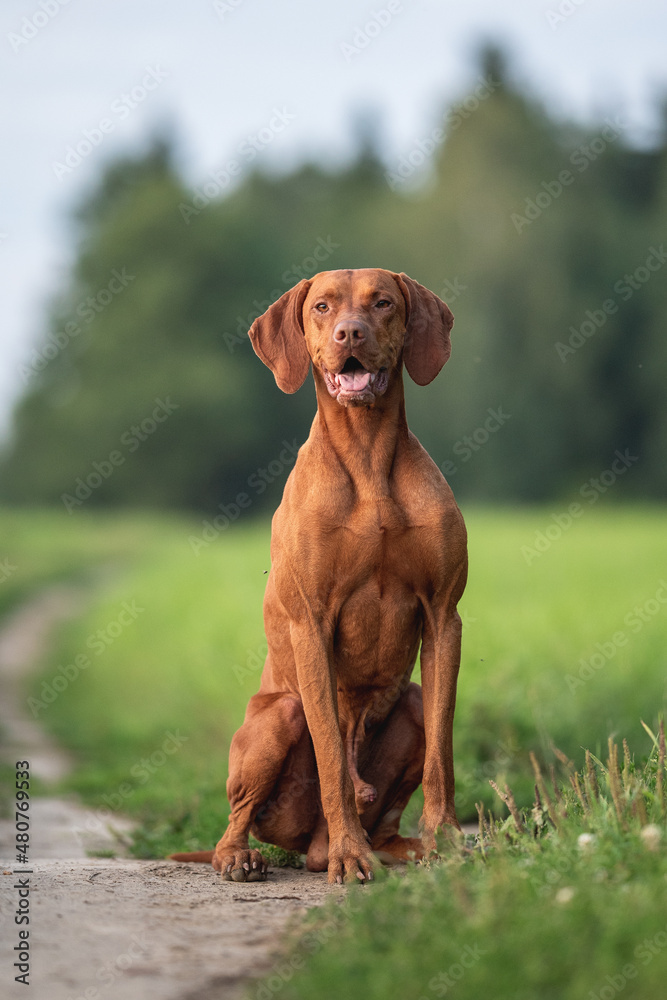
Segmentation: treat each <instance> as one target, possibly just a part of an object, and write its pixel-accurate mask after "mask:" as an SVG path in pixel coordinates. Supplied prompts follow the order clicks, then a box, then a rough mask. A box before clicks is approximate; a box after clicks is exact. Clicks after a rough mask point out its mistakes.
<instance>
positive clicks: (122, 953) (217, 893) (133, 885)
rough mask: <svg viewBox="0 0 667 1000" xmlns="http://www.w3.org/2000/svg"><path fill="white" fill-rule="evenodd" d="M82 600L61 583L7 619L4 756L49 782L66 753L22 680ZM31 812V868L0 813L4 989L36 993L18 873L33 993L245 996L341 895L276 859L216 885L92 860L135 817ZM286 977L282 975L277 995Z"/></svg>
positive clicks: (40, 997)
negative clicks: (20, 953)
mask: <svg viewBox="0 0 667 1000" xmlns="http://www.w3.org/2000/svg"><path fill="white" fill-rule="evenodd" d="M80 607H81V596H80V595H79V594H77V593H76V592H73V591H71V590H67V589H64V588H58V589H53V590H50V591H48V592H47V593H46V594H44V595H43V596H41V597H39V598H37V599H35V600H34V601H32V602H30V603H29V604H27V605H25V606H24V607H23V608H21V609H19V611H18V612H16V613H15V614H14V615H13V616H12V617H11V618H10V619H9V620H7V621H6V622H5V623H4V626H3V628H2V629H1V630H0V727H1V734H2V745H1V746H0V753H1V755H2V760H3V762H6V763H9V764H10V765H11V766H12V767H13V766H14V763H15V762H16V761H17V760H24V759H25V760H29V761H30V763H31V771H32V774H33V775H36V776H39V777H40V778H41V779H42V780H43V781H44V782H45V783H47V785H48V784H52V783H54V782H55V781H58V780H59V779H61V778H62V777H63V776H64V775H65V774H66V773H67V771H68V769H69V767H70V766H71V764H70V761H69V759H68V758H67V755H66V754H64V753H63V752H62V750H61V749H60V748H59V747H57V746H56V745H55V744H54V743H53V741H52V740H51V739H50V738H49V737H48V736H47V735H46V733H45V732H44V730H43V729H42V728H41V726H40V725H39V723H38V722H37V721H35V720H33V719H31V718H30V716H29V714H28V712H27V706H26V703H25V700H24V699H23V697H22V695H21V685H22V683H23V681H24V680H25V677H26V675H27V674H28V673H29V672H30V671H32V670H34V669H35V666H36V665H37V663H38V660H39V657H40V656H41V655H42V653H43V651H44V649H45V646H46V644H47V643H48V642H49V638H50V636H51V634H52V631H53V629H54V628H56V627H57V626H58V625H59V624H60V623H61V622H62V621H63V620H64V619H66V618H68V617H71V616H72V615H73V614H76V613H77V611H78V610H80ZM30 820H31V826H30V838H31V839H30V863H29V865H27V866H21V865H19V864H17V863H16V861H15V849H14V836H15V828H14V822H13V817H12V818H10V819H3V820H0V873H1V874H0V912H1V914H2V927H3V932H2V943H1V945H0V994H1V995H2V996H3V997H7V998H13V997H25V996H26V995H28V994H26V992H25V986H24V985H23V984H21V983H16V982H15V981H14V977H15V976H16V975H18V974H20V971H22V970H17V969H15V968H14V967H13V963H14V962H15V961H17V953H16V952H15V951H14V950H13V949H14V947H15V946H18V945H19V936H18V934H19V930H20V929H24V928H25V927H26V926H27V925H21V926H17V925H16V924H15V921H14V914H15V912H16V910H17V906H18V905H19V900H20V898H21V897H20V893H21V892H25V889H22V888H21V887H20V884H19V880H21V879H23V880H26V879H28V880H29V882H28V887H29V889H30V895H29V897H28V898H29V902H30V924H29V927H28V929H29V932H30V936H29V939H28V940H29V945H30V949H29V951H30V956H31V957H30V976H29V981H30V986H31V990H30V994H29V995H30V996H31V997H32V998H34V1000H121V998H122V1000H223V998H228V997H240V996H242V995H244V993H245V990H246V989H247V988H248V984H249V982H251V980H252V978H254V977H257V976H260V975H264V974H266V973H268V972H270V971H271V970H272V967H273V965H274V962H275V961H276V960H277V958H278V955H279V943H280V939H281V937H282V934H283V932H284V931H285V929H286V928H287V925H288V923H289V922H290V920H298V919H299V917H300V916H302V915H303V914H305V912H306V911H307V909H308V908H310V907H312V906H318V905H321V904H322V903H323V902H324V901H325V900H326V899H327V898H328V897H329V896H331V894H332V893H333V894H335V895H338V894H340V893H343V892H345V890H344V889H340V890H339V889H335V888H331V887H329V886H327V883H326V876H325V875H313V874H310V873H308V872H305V871H294V870H289V869H274V870H273V871H272V874H271V875H270V879H269V881H268V882H266V883H251V884H247V885H244V884H240V885H239V884H236V883H223V882H221V881H220V879H219V877H218V876H217V875H216V874H215V873H214V872H213V871H212V869H211V868H209V867H208V866H207V865H184V864H175V863H173V862H163V861H136V860H129V859H127V858H115V859H106V858H105V859H103V860H101V859H99V858H91V857H89V856H88V852H90V851H100V850H115V851H116V853H119V852H122V844H123V838H124V837H125V836H126V835H127V832H128V831H129V829H130V827H131V824H130V823H129V821H127V820H124V819H123V818H122V817H118V818H117V817H115V816H114V830H113V831H111V830H109V829H108V828H107V827H106V826H105V825H104V823H102V822H101V821H100V819H99V817H97V816H96V815H95V814H94V813H92V812H90V811H89V810H86V809H84V808H83V807H82V806H81V805H80V804H79V803H78V802H77V801H76V800H74V799H61V798H56V797H47V798H37V799H33V800H32V802H31V810H30ZM22 868H23V869H24V870H23V871H21V869H22ZM25 869H27V870H28V871H30V872H31V874H29V875H28V874H26V870H25ZM15 873H18V874H15ZM280 982H281V979H280V976H279V975H277V976H276V981H275V984H274V985H275V986H276V992H277V991H279V987H280ZM253 995H254V990H253V989H252V986H251V987H250V996H253Z"/></svg>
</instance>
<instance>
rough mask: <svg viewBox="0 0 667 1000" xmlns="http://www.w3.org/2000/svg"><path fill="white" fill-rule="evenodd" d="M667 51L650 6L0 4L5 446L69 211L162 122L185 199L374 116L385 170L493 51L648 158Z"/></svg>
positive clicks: (0, 393)
mask: <svg viewBox="0 0 667 1000" xmlns="http://www.w3.org/2000/svg"><path fill="white" fill-rule="evenodd" d="M666 40H667V6H666V5H665V4H664V3H663V2H660V0H634V2H632V0H617V2H614V0H549V2H543V0H512V2H510V3H499V2H498V0H466V2H465V3H444V2H440V3H439V2H437V0H376V2H375V3H367V2H365V0H362V2H361V3H359V2H354V0H336V2H335V3H334V2H320V3H317V2H316V0H311V2H310V3H308V2H306V0H293V2H292V3H282V4H277V3H275V0H273V2H272V0H193V2H191V3H185V2H184V0H183V2H180V3H179V2H178V0H3V3H2V7H1V9H0V52H1V53H2V58H1V59H0V73H1V79H2V92H3V93H4V95H5V115H4V123H3V139H4V143H3V151H4V157H3V179H2V188H1V192H2V193H1V196H0V262H1V265H2V266H1V268H0V274H1V276H2V286H3V287H2V297H3V306H4V308H3V316H2V324H1V326H0V434H2V433H4V432H5V431H6V427H7V420H8V413H9V409H10V406H11V402H12V401H13V400H14V399H15V398H16V397H17V395H19V394H20V392H21V390H22V387H23V383H22V380H21V377H20V374H19V366H20V364H21V362H22V361H23V360H24V359H25V358H26V357H27V356H28V354H29V351H30V348H31V346H32V345H33V344H34V343H35V342H36V341H37V340H38V338H39V335H40V333H41V332H42V331H43V330H44V316H45V309H46V305H47V303H48V301H49V298H50V296H51V295H52V294H53V293H54V291H56V290H57V289H58V287H59V284H60V283H61V282H62V281H63V279H64V278H65V277H66V275H67V268H68V266H69V264H70V261H71V255H72V238H71V230H70V229H69V227H68V223H67V219H68V211H69V210H70V209H71V207H72V206H73V205H75V204H77V202H78V201H79V200H80V199H81V197H82V195H83V194H84V193H85V192H86V191H87V190H89V189H90V187H91V186H92V185H94V184H95V182H96V180H97V179H98V177H99V175H100V171H101V169H102V168H103V166H104V165H105V164H106V163H107V162H108V161H109V160H111V159H113V158H114V157H116V156H118V155H119V154H120V153H122V152H125V151H129V150H132V149H137V148H141V145H142V143H145V142H146V139H147V137H149V136H150V135H152V134H153V133H154V131H155V129H156V128H157V127H159V125H160V124H161V123H166V124H168V125H170V126H172V127H173V128H174V129H175V131H176V134H177V135H178V136H179V137H180V139H181V142H182V146H183V154H184V155H183V169H184V171H185V173H186V176H187V178H188V181H189V182H190V183H192V184H193V185H194V184H196V183H197V182H198V181H201V180H204V179H205V177H206V175H207V172H208V171H215V170H217V169H218V168H220V167H221V166H224V165H225V164H226V163H228V162H229V160H230V159H233V158H234V157H235V156H236V155H237V154H238V150H239V148H240V144H241V143H242V142H244V141H246V142H247V141H248V136H253V135H257V134H258V133H259V132H260V130H266V129H267V128H269V127H270V123H271V122H274V123H275V122H276V121H277V119H276V115H282V117H281V118H280V119H279V121H280V122H281V123H282V124H283V126H284V127H282V128H281V129H280V130H277V129H276V130H274V134H273V137H272V138H271V141H270V142H267V143H266V144H264V145H262V143H261V142H260V143H259V146H260V151H259V152H258V155H257V160H256V162H262V164H264V165H265V166H271V165H273V164H275V165H278V166H280V167H285V166H289V165H292V164H296V163H298V162H300V161H301V160H302V159H304V158H305V157H308V156H313V157H316V158H318V159H320V160H322V161H325V162H336V161H337V162H340V161H342V160H345V159H346V157H348V156H349V153H350V150H351V148H352V139H351V136H352V134H353V128H352V122H353V120H354V117H355V115H357V114H359V113H360V112H364V111H369V110H370V111H371V112H373V113H374V114H376V115H377V117H378V120H379V122H380V123H381V128H382V134H383V136H384V143H383V149H384V152H385V155H386V159H387V163H388V164H389V165H391V164H392V162H395V160H396V159H398V157H399V156H400V155H401V154H402V153H404V152H407V151H408V150H410V149H411V148H412V147H413V146H414V145H415V143H416V142H417V141H418V140H419V139H423V138H425V137H426V136H428V135H429V134H430V133H431V131H432V130H433V128H434V126H437V125H438V123H439V122H441V120H442V114H443V109H444V108H446V106H447V105H448V104H449V103H451V102H452V101H454V100H457V99H461V98H464V97H465V96H466V95H467V94H468V93H472V91H473V89H474V87H475V85H476V77H475V72H474V70H473V63H472V58H473V56H474V54H475V53H476V52H477V50H478V49H479V46H480V45H481V44H482V43H483V42H486V41H494V42H497V43H500V44H501V45H502V46H504V47H505V49H506V51H507V52H508V54H509V56H510V69H511V72H512V73H513V75H514V77H515V78H516V79H518V80H519V81H523V82H525V83H526V85H527V86H529V87H530V88H531V89H532V90H533V92H534V94H535V95H536V96H537V97H538V98H539V99H540V100H542V101H543V103H544V104H545V105H546V106H547V107H548V108H549V109H550V110H551V111H552V112H553V113H554V114H556V115H557V116H559V117H562V118H572V119H575V120H577V121H581V122H584V123H594V122H596V121H598V120H599V119H601V118H604V117H605V116H606V115H608V114H616V113H619V112H620V113H622V114H623V115H624V117H625V119H626V120H629V121H630V123H631V129H629V130H627V131H626V133H625V134H626V135H631V136H632V139H633V141H634V142H636V143H638V144H641V145H650V144H651V143H652V142H654V141H655V136H656V129H657V127H658V124H659V119H658V114H657V111H658V104H659V100H660V98H661V97H663V98H665V96H667V45H666ZM127 94H129V95H130V97H129V99H128V98H126V97H125V96H124V95H127ZM132 95H134V96H132ZM102 122H105V123H106V124H105V125H104V127H103V128H101V127H100V126H101V123H102ZM86 130H87V131H88V134H89V136H90V135H91V134H92V135H93V136H94V137H95V139H96V144H94V145H93V146H92V148H91V151H90V153H89V154H88V155H86V156H85V157H83V158H82V160H81V162H80V163H79V164H78V165H76V167H74V168H73V169H71V171H70V172H68V173H65V172H64V171H62V170H58V169H57V168H55V167H54V164H56V163H58V162H63V161H64V158H65V155H66V152H67V148H68V147H69V146H70V145H76V144H78V143H79V142H81V140H82V139H84V137H85V131H86ZM262 135H264V136H268V135H269V133H268V132H267V131H263V132H262ZM84 148H85V147H84ZM58 174H59V175H60V176H58Z"/></svg>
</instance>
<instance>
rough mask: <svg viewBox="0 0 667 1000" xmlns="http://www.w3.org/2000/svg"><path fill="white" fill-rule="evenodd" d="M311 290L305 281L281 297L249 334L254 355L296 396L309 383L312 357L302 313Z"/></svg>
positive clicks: (282, 386) (279, 384) (280, 384)
mask: <svg viewBox="0 0 667 1000" xmlns="http://www.w3.org/2000/svg"><path fill="white" fill-rule="evenodd" d="M309 288H310V281H308V280H306V279H305V278H304V280H303V281H300V282H299V284H298V285H295V286H294V288H290V290H289V292H285V294H284V295H281V296H280V298H279V299H277V301H276V302H274V303H273V305H272V306H269V308H268V309H267V310H266V312H265V313H263V314H262V315H261V316H260V317H259V318H258V319H256V320H255V322H254V323H253V324H252V326H251V327H250V329H249V330H248V334H249V336H250V339H251V341H252V346H253V348H254V350H255V354H256V355H257V356H258V357H259V358H261V359H262V361H263V362H264V364H265V365H266V366H267V368H270V369H271V371H272V372H273V374H274V376H275V380H276V382H277V383H278V386H279V388H280V389H282V390H283V392H296V390H297V389H300V388H301V386H302V385H303V383H304V382H305V380H306V375H307V374H308V369H309V368H310V355H309V353H308V348H307V347H306V338H305V336H304V331H303V317H302V314H301V311H302V309H303V303H304V301H305V299H306V295H307V294H308V290H309Z"/></svg>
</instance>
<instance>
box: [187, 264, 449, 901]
mask: <svg viewBox="0 0 667 1000" xmlns="http://www.w3.org/2000/svg"><path fill="white" fill-rule="evenodd" d="M452 323H453V316H452V314H451V312H450V311H449V309H448V308H447V306H446V305H445V304H444V302H441V301H440V299H439V298H438V297H437V296H436V295H434V294H433V293H432V292H430V291H428V289H426V288H424V287H423V286H422V285H419V284H418V283H417V282H416V281H413V280H412V279H411V278H408V277H407V275H405V274H393V273H391V272H389V271H384V270H380V269H367V270H358V271H324V272H322V273H320V274H317V275H316V276H315V277H314V278H312V279H310V280H304V281H301V282H300V283H299V284H298V285H296V286H295V287H294V288H292V289H291V291H289V292H287V293H286V294H285V295H283V296H282V297H281V298H280V299H278V301H277V302H275V303H274V304H273V305H272V306H271V307H270V308H269V309H268V310H267V312H265V313H264V315H263V316H260V318H259V319H258V320H256V321H255V323H254V324H253V326H252V328H251V330H250V337H251V339H252V343H253V347H254V349H255V351H256V353H257V354H258V355H259V357H260V358H261V359H262V361H263V362H264V363H265V364H266V365H268V367H269V368H270V369H271V370H272V371H273V373H274V375H275V379H276V382H277V383H278V385H279V386H280V388H281V389H282V390H283V391H284V392H295V391H296V390H297V389H298V388H299V387H300V386H301V385H302V384H303V382H304V380H305V378H306V376H307V374H308V369H309V367H310V364H311V362H312V365H313V372H314V376H315V386H316V390H317V414H316V416H315V420H314V422H313V425H312V429H311V432H310V436H309V438H308V440H307V441H306V443H305V444H304V445H303V447H302V448H301V450H300V451H299V455H298V458H297V461H296V464H295V466H294V469H293V470H292V473H291V475H290V476H289V479H288V480H287V483H286V486H285V492H284V494H283V499H282V503H281V504H280V507H279V508H278V510H277V511H276V513H275V516H274V518H273V533H272V541H271V561H272V566H271V572H270V575H269V578H268V582H267V587H266V595H265V598H264V622H265V627H266V638H267V643H268V656H267V659H266V664H265V667H264V672H263V674H262V681H261V686H260V689H259V692H258V693H257V694H256V695H254V696H253V697H252V698H251V699H250V703H249V705H248V709H247V712H246V717H245V722H244V723H243V725H242V726H241V728H240V729H239V730H238V732H237V733H236V734H235V736H234V738H233V740H232V745H231V751H230V759H229V780H228V782H227V793H228V797H229V802H230V805H231V815H230V819H229V826H228V827H227V830H226V832H225V834H224V836H223V837H222V839H221V840H220V842H219V843H218V845H217V847H216V849H215V851H214V852H199V853H197V854H194V855H193V854H190V855H187V854H179V855H174V857H175V858H177V859H178V860H202V861H203V860H211V859H212V861H213V867H214V868H216V869H217V870H218V871H220V872H222V874H223V877H224V878H225V879H228V880H233V881H246V880H248V881H260V880H262V879H264V878H265V877H266V869H267V864H266V862H265V860H264V859H263V858H262V855H261V854H260V853H259V851H256V850H250V849H249V846H248V832H249V831H251V832H252V833H253V834H254V836H256V837H257V838H258V839H259V840H262V841H265V842H267V843H272V844H277V845H279V846H280V847H284V848H287V849H292V850H297V851H301V852H303V853H307V867H308V868H309V869H310V870H311V871H323V870H325V869H326V868H327V867H328V872H329V881H330V882H341V881H342V880H343V878H346V879H355V878H358V879H360V880H361V881H364V880H365V879H372V877H373V867H374V864H376V863H377V861H376V858H377V857H379V858H380V859H382V860H387V861H391V860H393V861H396V860H399V861H400V860H403V861H404V860H407V859H408V857H409V856H411V853H412V852H414V856H416V857H417V858H420V857H423V855H424V853H425V852H429V851H431V850H433V849H434V848H435V832H436V830H437V829H438V827H440V826H441V825H442V824H446V823H449V824H452V825H453V826H456V827H458V822H457V819H456V812H455V809H454V765H453V756H452V725H453V719H454V702H455V698H456V680H457V675H458V670H459V657H460V644H461V620H460V618H459V615H458V614H457V611H456V606H457V602H458V601H459V599H460V597H461V595H462V593H463V589H464V587H465V582H466V572H467V550H466V533H465V527H464V524H463V519H462V517H461V514H460V512H459V509H458V507H457V506H456V503H455V502H454V498H453V496H452V492H451V490H450V488H449V486H448V485H447V483H446V482H445V480H444V479H443V477H442V475H441V474H440V471H439V470H438V468H437V466H436V465H435V464H434V462H433V461H432V460H431V459H430V457H429V456H428V454H427V453H426V452H425V451H424V449H423V448H422V446H421V445H420V444H419V442H418V441H417V439H416V438H415V437H414V435H413V434H411V432H410V431H409V430H408V426H407V423H406V419H405V404H404V396H403V381H402V367H403V365H404V364H405V367H406V368H407V371H408V374H409V375H410V376H411V377H412V378H413V379H414V381H415V382H417V383H418V384H419V385H426V384H427V383H429V382H430V381H431V380H432V379H434V378H435V376H436V375H437V374H438V372H439V371H440V369H441V368H442V366H443V365H444V364H445V362H446V361H447V359H448V357H449V354H450V341H449V332H450V329H451V327H452ZM420 643H421V674H422V677H421V679H422V687H421V688H420V687H419V686H418V685H417V684H414V683H411V682H410V675H411V673H412V670H413V667H414V665H415V660H416V658H417V653H418V650H419V645H420ZM422 694H423V704H422ZM420 782H421V783H422V784H423V787H424V812H423V816H422V833H423V836H422V839H421V840H418V839H412V838H405V837H401V836H399V833H398V828H399V823H400V818H401V814H402V812H403V810H404V808H405V806H406V804H407V802H408V800H409V798H410V796H411V795H412V793H413V792H414V790H415V789H416V788H417V787H418V785H419V784H420Z"/></svg>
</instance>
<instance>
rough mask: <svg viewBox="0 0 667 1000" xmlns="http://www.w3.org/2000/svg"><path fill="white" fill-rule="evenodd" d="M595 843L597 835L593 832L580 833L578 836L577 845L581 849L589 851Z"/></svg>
mask: <svg viewBox="0 0 667 1000" xmlns="http://www.w3.org/2000/svg"><path fill="white" fill-rule="evenodd" d="M594 843H595V835H594V834H592V833H580V834H579V836H578V837H577V846H578V847H579V849H580V850H581V851H588V850H590V848H591V847H592V846H593V845H594Z"/></svg>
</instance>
